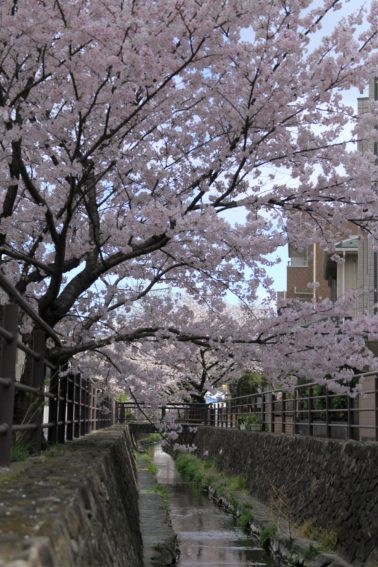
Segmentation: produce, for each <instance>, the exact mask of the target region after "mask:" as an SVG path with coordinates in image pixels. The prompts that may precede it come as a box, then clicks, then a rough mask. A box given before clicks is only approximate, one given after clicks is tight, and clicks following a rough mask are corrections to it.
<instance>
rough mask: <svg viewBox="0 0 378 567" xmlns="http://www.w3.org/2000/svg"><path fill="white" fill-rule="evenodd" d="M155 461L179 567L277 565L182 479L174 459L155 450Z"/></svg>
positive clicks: (160, 450) (209, 501)
mask: <svg viewBox="0 0 378 567" xmlns="http://www.w3.org/2000/svg"><path fill="white" fill-rule="evenodd" d="M153 459H154V462H155V464H156V465H157V467H158V474H157V480H158V482H159V483H160V484H165V485H167V487H168V490H169V507H170V516H171V520H172V524H173V529H174V531H175V532H176V534H177V535H178V539H179V547H180V559H179V562H178V565H179V567H204V566H206V567H228V566H232V565H235V566H244V567H247V566H253V565H254V566H261V567H264V566H269V567H270V566H273V565H275V563H274V562H273V561H272V560H271V559H270V558H269V557H268V556H267V554H266V553H265V552H264V550H263V549H261V547H259V546H258V544H257V542H256V540H254V539H253V538H251V537H250V536H249V535H248V534H246V533H245V532H243V530H242V529H241V528H239V527H238V526H237V525H236V523H235V521H234V519H233V518H232V517H231V516H230V515H228V514H226V513H225V512H223V511H222V510H220V509H218V508H217V506H215V504H214V503H212V502H211V500H209V499H208V498H207V496H206V495H205V494H202V493H201V492H200V491H199V490H198V489H196V488H195V487H192V486H191V485H190V484H188V483H186V482H185V481H184V480H183V479H182V478H181V476H180V474H179V472H178V471H177V469H176V467H175V462H174V460H173V459H172V457H170V456H169V455H167V454H166V453H164V452H163V451H162V449H161V448H160V447H159V446H156V447H155V448H154V456H153Z"/></svg>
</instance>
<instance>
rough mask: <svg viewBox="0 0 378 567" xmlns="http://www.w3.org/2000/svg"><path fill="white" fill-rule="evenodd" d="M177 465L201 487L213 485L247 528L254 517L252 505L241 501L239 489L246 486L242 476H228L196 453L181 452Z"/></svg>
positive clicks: (241, 524)
mask: <svg viewBox="0 0 378 567" xmlns="http://www.w3.org/2000/svg"><path fill="white" fill-rule="evenodd" d="M176 466H177V468H178V470H179V471H180V473H181V474H182V476H183V477H184V478H185V479H186V480H188V481H191V482H193V483H195V484H196V485H197V486H199V487H201V488H203V489H204V488H208V487H209V486H212V487H213V488H214V489H215V491H216V494H217V495H218V496H219V497H222V498H224V499H225V500H226V501H227V502H228V504H229V505H230V508H231V510H232V512H233V513H234V514H235V515H237V516H238V524H239V525H240V526H241V527H243V528H247V527H248V526H249V525H250V523H251V521H252V519H253V515H252V506H251V504H250V503H248V502H244V501H241V499H240V494H239V491H241V490H242V489H243V488H244V487H245V478H244V477H242V476H240V475H239V476H230V477H229V476H226V475H224V474H223V473H221V472H219V471H218V470H217V469H216V467H215V466H214V464H213V463H212V462H211V461H208V460H206V461H203V460H202V459H199V458H198V457H196V456H195V455H190V454H187V453H179V454H178V455H177V458H176Z"/></svg>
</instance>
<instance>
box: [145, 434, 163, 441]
mask: <svg viewBox="0 0 378 567" xmlns="http://www.w3.org/2000/svg"><path fill="white" fill-rule="evenodd" d="M146 441H147V442H149V443H160V441H161V435H160V433H150V434H149V435H148V437H147V438H146Z"/></svg>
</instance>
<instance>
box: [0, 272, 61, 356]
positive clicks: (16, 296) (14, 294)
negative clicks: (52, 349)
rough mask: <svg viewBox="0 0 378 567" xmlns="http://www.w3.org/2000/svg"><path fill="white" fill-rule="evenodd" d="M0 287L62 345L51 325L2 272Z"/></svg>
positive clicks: (0, 274)
mask: <svg viewBox="0 0 378 567" xmlns="http://www.w3.org/2000/svg"><path fill="white" fill-rule="evenodd" d="M0 287H1V288H2V289H3V290H4V291H5V292H6V293H7V294H8V296H9V297H10V298H11V299H13V300H14V301H15V302H16V303H17V304H18V305H19V306H20V307H22V309H23V310H24V311H25V312H26V313H27V314H28V315H29V317H31V319H33V321H34V322H35V323H37V324H38V325H39V326H40V327H42V329H44V330H45V331H46V333H47V334H48V336H49V337H51V338H52V339H53V340H54V341H55V344H57V345H58V346H62V343H61V340H60V338H59V337H58V335H57V334H56V332H55V331H54V329H53V328H52V327H50V325H48V324H47V323H46V321H44V320H43V319H42V317H41V316H40V315H38V313H36V312H35V311H34V309H33V308H32V307H31V306H30V305H29V303H28V302H27V301H26V300H25V298H24V297H22V295H21V294H20V293H19V292H18V291H17V289H16V288H15V287H14V286H13V285H12V284H11V282H10V281H9V280H8V279H7V278H6V277H5V276H4V274H2V273H1V272H0Z"/></svg>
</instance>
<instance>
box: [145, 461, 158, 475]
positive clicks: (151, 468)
mask: <svg viewBox="0 0 378 567" xmlns="http://www.w3.org/2000/svg"><path fill="white" fill-rule="evenodd" d="M147 470H148V471H149V472H150V473H151V474H154V475H157V473H158V471H159V469H158V466H157V465H156V464H155V463H148V465H147Z"/></svg>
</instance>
